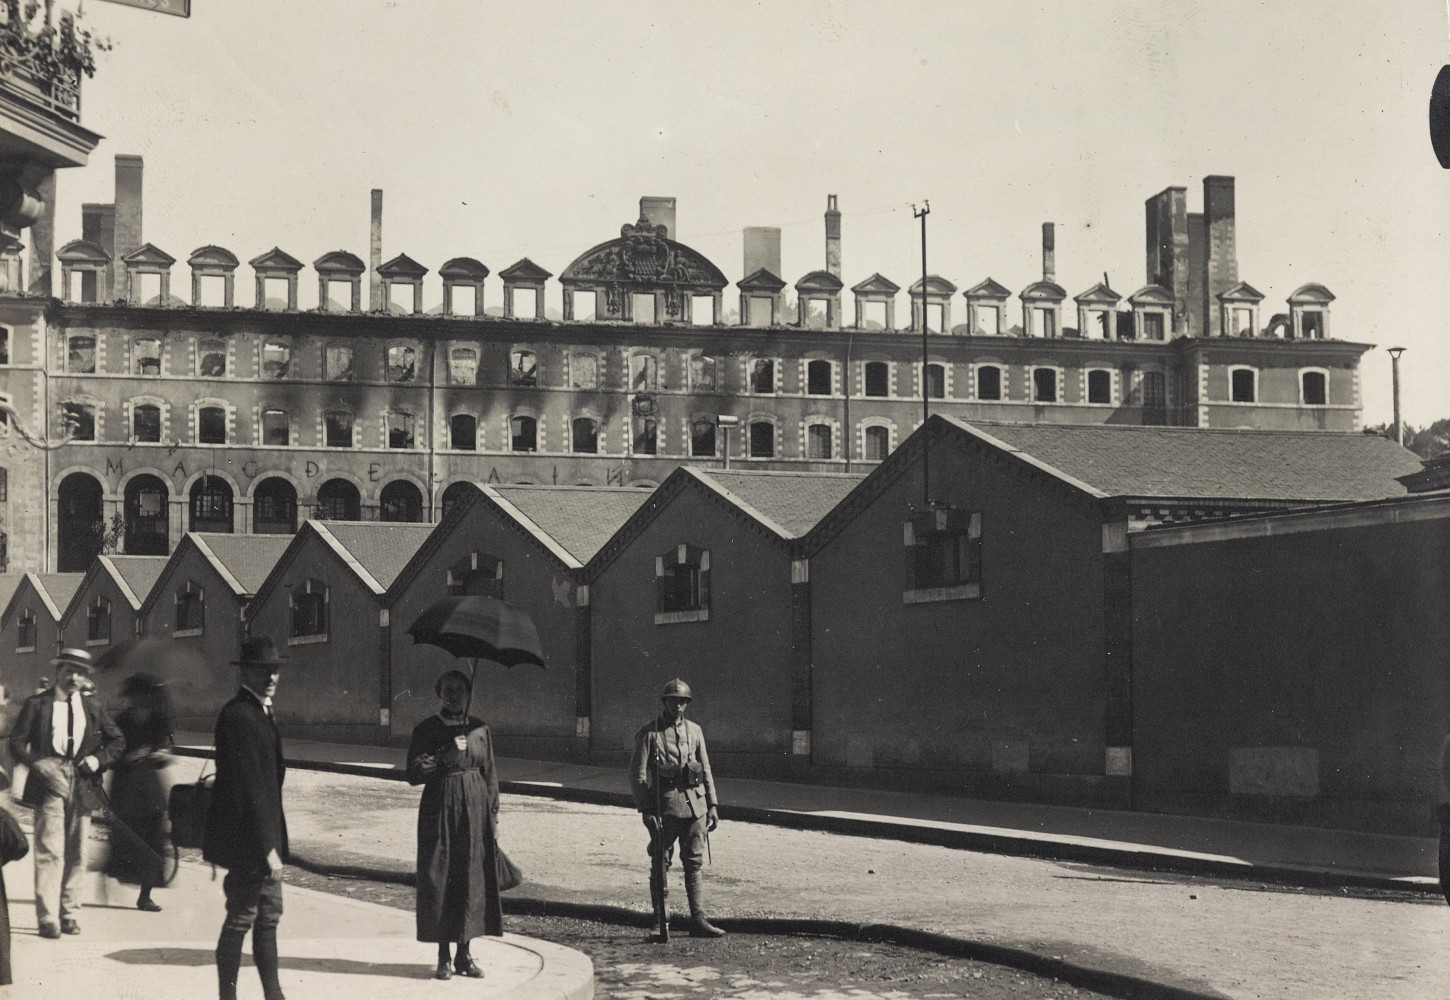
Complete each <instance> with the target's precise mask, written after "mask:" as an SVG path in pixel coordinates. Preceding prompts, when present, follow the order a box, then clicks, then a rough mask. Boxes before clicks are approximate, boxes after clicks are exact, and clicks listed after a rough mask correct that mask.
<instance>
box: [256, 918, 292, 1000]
mask: <svg viewBox="0 0 1450 1000" xmlns="http://www.w3.org/2000/svg"><path fill="white" fill-rule="evenodd" d="M252 961H254V962H256V963H257V975H258V976H260V977H261V979H262V996H263V998H264V1000H287V998H286V997H284V996H283V995H282V985H281V983H279V982H278V981H277V965H278V959H277V928H276V927H275V926H274V927H262V926H261V925H257V926H255V927H253V928H252Z"/></svg>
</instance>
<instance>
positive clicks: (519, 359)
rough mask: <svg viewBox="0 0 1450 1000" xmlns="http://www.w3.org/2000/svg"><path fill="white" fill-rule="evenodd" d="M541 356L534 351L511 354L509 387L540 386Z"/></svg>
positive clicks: (513, 352) (512, 352)
mask: <svg viewBox="0 0 1450 1000" xmlns="http://www.w3.org/2000/svg"><path fill="white" fill-rule="evenodd" d="M538 384H539V356H538V355H537V354H535V353H534V352H533V351H510V352H509V385H538Z"/></svg>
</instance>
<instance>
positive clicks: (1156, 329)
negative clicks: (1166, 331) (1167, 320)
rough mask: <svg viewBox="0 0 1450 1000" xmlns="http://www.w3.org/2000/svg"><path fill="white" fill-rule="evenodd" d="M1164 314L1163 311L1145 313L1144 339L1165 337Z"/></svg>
mask: <svg viewBox="0 0 1450 1000" xmlns="http://www.w3.org/2000/svg"><path fill="white" fill-rule="evenodd" d="M1163 328H1164V327H1163V314H1162V313H1161V312H1150V313H1144V314H1143V339H1144V340H1162V339H1163Z"/></svg>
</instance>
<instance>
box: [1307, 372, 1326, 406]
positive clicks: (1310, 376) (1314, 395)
mask: <svg viewBox="0 0 1450 1000" xmlns="http://www.w3.org/2000/svg"><path fill="white" fill-rule="evenodd" d="M1303 381H1304V403H1305V405H1307V406H1323V405H1324V404H1325V403H1327V402H1329V399H1328V397H1327V395H1326V394H1325V385H1324V373H1323V372H1305V373H1304V375H1303Z"/></svg>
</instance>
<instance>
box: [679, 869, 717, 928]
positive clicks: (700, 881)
mask: <svg viewBox="0 0 1450 1000" xmlns="http://www.w3.org/2000/svg"><path fill="white" fill-rule="evenodd" d="M685 895H687V896H689V897H690V937H698V938H717V937H724V936H725V932H724V931H722V930H721V929H720V928H718V927H716V926H715V925H714V924H712V923H710V918H709V917H707V916H705V873H704V872H700V871H693V872H685Z"/></svg>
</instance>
